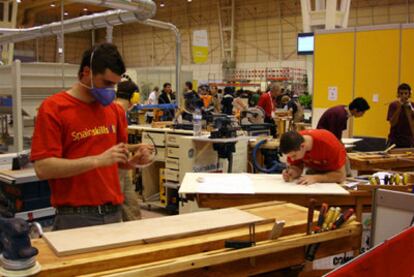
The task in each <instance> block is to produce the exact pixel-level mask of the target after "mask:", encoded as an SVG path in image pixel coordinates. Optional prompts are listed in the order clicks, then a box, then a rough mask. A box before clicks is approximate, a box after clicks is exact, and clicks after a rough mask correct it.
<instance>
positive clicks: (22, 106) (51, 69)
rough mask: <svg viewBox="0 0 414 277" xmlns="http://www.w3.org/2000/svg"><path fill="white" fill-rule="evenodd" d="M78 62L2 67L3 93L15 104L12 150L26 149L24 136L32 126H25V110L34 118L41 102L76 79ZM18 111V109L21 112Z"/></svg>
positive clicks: (20, 64) (66, 87)
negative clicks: (23, 113) (73, 63)
mask: <svg viewBox="0 0 414 277" xmlns="http://www.w3.org/2000/svg"><path fill="white" fill-rule="evenodd" d="M77 71H78V65H72V64H56V63H21V62H20V61H15V62H13V64H11V65H5V66H0V76H1V77H0V96H11V97H12V102H13V107H12V114H13V134H12V135H13V137H14V140H13V149H10V150H9V151H12V152H21V151H22V150H23V137H31V135H32V132H33V128H25V129H24V125H23V116H22V112H21V111H22V110H24V111H26V112H27V113H28V114H29V117H30V118H34V117H35V116H36V114H37V108H38V107H39V106H40V104H41V103H42V101H43V100H44V99H45V98H46V97H48V96H50V95H52V94H54V93H57V92H59V91H62V90H64V89H68V88H70V87H71V86H72V85H73V84H74V83H75V82H77V80H78V77H77ZM18 111H19V112H18Z"/></svg>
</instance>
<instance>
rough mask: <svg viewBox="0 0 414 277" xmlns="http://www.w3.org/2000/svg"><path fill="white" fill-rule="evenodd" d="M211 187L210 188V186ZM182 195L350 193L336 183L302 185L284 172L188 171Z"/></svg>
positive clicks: (182, 185) (182, 187)
mask: <svg viewBox="0 0 414 277" xmlns="http://www.w3.org/2000/svg"><path fill="white" fill-rule="evenodd" d="M208 186H210V188H208ZM179 193H182V194H203V193H204V194H316V195H347V194H349V192H348V191H347V190H345V189H344V188H343V187H342V186H340V185H338V184H336V183H318V184H313V185H298V184H296V183H294V182H285V181H284V180H283V177H282V175H280V174H244V173H230V174H221V173H220V174H217V173H186V175H185V177H184V180H183V182H182V184H181V186H180V190H179Z"/></svg>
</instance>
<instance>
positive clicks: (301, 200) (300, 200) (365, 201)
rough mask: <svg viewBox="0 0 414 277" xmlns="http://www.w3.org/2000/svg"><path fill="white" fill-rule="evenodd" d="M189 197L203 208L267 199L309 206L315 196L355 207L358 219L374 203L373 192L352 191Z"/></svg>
mask: <svg viewBox="0 0 414 277" xmlns="http://www.w3.org/2000/svg"><path fill="white" fill-rule="evenodd" d="M186 197H188V198H194V199H196V201H197V203H198V206H199V207H201V208H212V209H219V208H227V207H234V206H240V205H247V204H253V203H260V202H266V201H275V200H277V201H286V202H289V203H294V204H297V205H300V206H304V207H307V206H308V204H309V199H310V198H314V199H315V200H316V201H317V204H318V205H320V204H321V203H323V202H326V203H328V204H329V205H332V206H339V207H348V208H353V209H355V215H356V217H357V220H358V221H360V220H361V218H362V213H363V212H367V211H370V209H371V205H372V192H370V191H350V193H349V195H312V196H309V195H292V194H255V195H249V194H208V193H202V194H193V195H191V194H186Z"/></svg>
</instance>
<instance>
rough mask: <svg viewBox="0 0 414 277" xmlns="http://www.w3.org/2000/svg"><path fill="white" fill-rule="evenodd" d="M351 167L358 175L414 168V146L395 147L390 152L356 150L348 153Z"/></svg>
mask: <svg viewBox="0 0 414 277" xmlns="http://www.w3.org/2000/svg"><path fill="white" fill-rule="evenodd" d="M348 158H349V161H350V163H351V169H353V170H357V171H358V175H360V174H368V173H373V172H377V171H387V170H400V171H409V170H413V169H414V148H401V149H393V150H391V151H390V152H389V153H387V154H384V153H381V152H355V153H348Z"/></svg>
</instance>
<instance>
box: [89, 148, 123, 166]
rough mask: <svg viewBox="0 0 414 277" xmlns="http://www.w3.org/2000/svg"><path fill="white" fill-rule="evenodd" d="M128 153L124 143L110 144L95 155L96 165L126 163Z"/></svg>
mask: <svg viewBox="0 0 414 277" xmlns="http://www.w3.org/2000/svg"><path fill="white" fill-rule="evenodd" d="M128 153H129V151H128V148H127V146H126V144H124V143H120V144H117V145H115V146H112V147H111V148H109V149H108V150H106V151H105V152H103V153H102V154H100V155H98V156H95V161H96V167H104V166H111V165H113V164H116V163H126V162H128Z"/></svg>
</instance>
